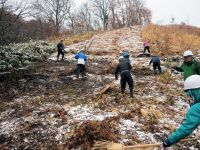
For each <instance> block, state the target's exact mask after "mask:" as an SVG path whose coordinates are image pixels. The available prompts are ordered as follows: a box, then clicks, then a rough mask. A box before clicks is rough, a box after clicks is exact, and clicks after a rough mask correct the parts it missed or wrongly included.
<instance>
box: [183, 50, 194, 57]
mask: <svg viewBox="0 0 200 150" xmlns="http://www.w3.org/2000/svg"><path fill="white" fill-rule="evenodd" d="M187 56H193V53H192V51H191V50H187V51H185V52H184V53H183V57H187Z"/></svg>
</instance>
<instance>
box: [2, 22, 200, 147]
mask: <svg viewBox="0 0 200 150" xmlns="http://www.w3.org/2000/svg"><path fill="white" fill-rule="evenodd" d="M140 30H141V27H138V26H136V27H134V28H132V29H130V28H124V29H120V30H116V31H108V32H106V33H103V34H102V35H98V36H95V37H94V41H93V43H92V46H91V48H90V50H88V52H87V54H88V55H89V61H88V63H87V65H86V68H87V70H86V72H87V75H86V77H85V78H83V79H82V78H80V79H77V78H76V76H75V68H76V60H74V58H73V57H74V54H73V53H74V51H75V50H77V49H81V48H83V47H84V45H85V44H87V43H88V41H85V42H82V43H76V44H73V45H70V46H69V47H68V48H70V49H71V52H68V53H67V54H66V56H65V60H64V61H56V53H54V54H53V55H52V56H50V57H49V59H48V60H46V61H45V62H42V63H37V64H32V65H31V66H29V67H28V68H24V69H20V70H18V71H14V72H12V73H2V74H1V81H0V87H1V88H0V103H1V105H0V113H1V115H0V149H4V150H7V149H8V150H9V149H48V150H49V149H90V148H91V147H92V145H93V144H94V142H95V140H108V141H114V142H117V143H122V144H125V145H135V144H142V143H143V144H144V143H157V142H162V141H163V140H164V139H166V138H167V136H168V135H169V134H170V133H171V132H172V131H174V130H175V129H176V128H177V127H178V126H179V124H180V122H181V121H182V119H183V118H184V113H185V112H186V111H187V109H188V108H189V105H188V102H187V101H185V99H184V97H183V96H184V93H183V79H182V75H181V74H177V73H171V72H170V69H169V67H168V66H169V63H170V65H171V64H172V63H175V64H177V63H179V62H176V61H170V60H171V58H170V57H169V58H165V59H164V58H162V60H166V61H162V65H163V67H164V68H163V70H164V73H163V74H160V75H154V74H153V71H152V68H151V67H150V66H148V63H149V60H150V58H148V57H142V58H138V57H136V56H137V54H138V53H140V52H141V51H142V42H141V39H140ZM122 49H127V50H129V52H130V54H131V64H132V65H133V71H132V74H133V78H134V98H130V97H129V90H128V87H127V89H126V95H125V96H122V95H121V94H120V89H119V82H120V81H119V80H115V78H114V71H115V68H116V65H117V63H118V56H119V52H120V51H121V50H122ZM72 51H73V52H72ZM102 53H103V54H102ZM197 135H198V131H195V132H194V134H193V135H192V136H197ZM195 148H196V149H199V143H198V142H193V143H191V142H190V143H186V144H182V145H180V144H177V145H175V146H174V147H173V149H195Z"/></svg>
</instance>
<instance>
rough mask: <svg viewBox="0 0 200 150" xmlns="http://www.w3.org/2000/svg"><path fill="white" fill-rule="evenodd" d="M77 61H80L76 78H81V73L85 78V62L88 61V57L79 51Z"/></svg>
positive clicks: (76, 56)
mask: <svg viewBox="0 0 200 150" xmlns="http://www.w3.org/2000/svg"><path fill="white" fill-rule="evenodd" d="M75 59H77V60H78V62H77V68H76V77H77V78H79V75H80V73H81V75H82V78H83V77H84V75H85V62H86V61H87V56H86V55H85V54H84V53H83V51H79V52H78V53H77V54H76V55H75Z"/></svg>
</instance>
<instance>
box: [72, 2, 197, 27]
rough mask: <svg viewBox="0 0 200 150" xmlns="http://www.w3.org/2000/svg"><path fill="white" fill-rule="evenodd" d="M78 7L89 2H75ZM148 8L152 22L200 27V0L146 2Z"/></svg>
mask: <svg viewBox="0 0 200 150" xmlns="http://www.w3.org/2000/svg"><path fill="white" fill-rule="evenodd" d="M75 1H76V2H77V5H79V4H81V2H83V1H87V0H75ZM144 1H145V2H146V7H147V8H149V9H150V10H151V11H152V22H153V23H159V24H169V23H170V21H171V18H172V17H174V18H175V23H180V22H182V21H184V22H185V23H187V24H190V25H195V26H199V27H200V0H144Z"/></svg>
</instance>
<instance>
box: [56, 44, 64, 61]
mask: <svg viewBox="0 0 200 150" xmlns="http://www.w3.org/2000/svg"><path fill="white" fill-rule="evenodd" d="M57 49H58V55H57V60H59V56H60V55H62V60H63V59H64V55H65V54H64V50H65V47H64V44H63V40H61V41H60V43H58V45H57Z"/></svg>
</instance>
